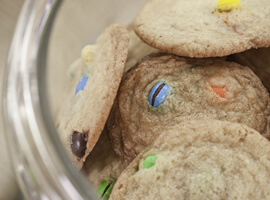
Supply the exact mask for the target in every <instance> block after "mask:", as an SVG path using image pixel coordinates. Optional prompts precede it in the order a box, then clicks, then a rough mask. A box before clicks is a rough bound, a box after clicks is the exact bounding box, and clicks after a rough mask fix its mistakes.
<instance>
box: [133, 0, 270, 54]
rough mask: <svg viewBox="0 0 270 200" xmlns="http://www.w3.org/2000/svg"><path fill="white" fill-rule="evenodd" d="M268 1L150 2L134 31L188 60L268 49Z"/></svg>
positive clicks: (140, 15)
mask: <svg viewBox="0 0 270 200" xmlns="http://www.w3.org/2000/svg"><path fill="white" fill-rule="evenodd" d="M269 10H270V3H269V1H268V0H257V1H254V0H203V1H198V0H188V1H187V0H166V1H164V0H149V1H148V2H147V3H146V4H145V6H144V7H143V8H142V9H141V10H140V12H139V13H138V15H137V17H136V20H135V31H136V33H137V34H138V36H139V37H140V38H141V39H142V40H143V41H145V42H146V43H147V44H149V45H150V46H153V47H155V48H158V49H160V50H163V51H166V52H169V53H173V54H177V55H180V56H188V57H217V56H225V55H229V54H233V53H238V52H242V51H245V50H247V49H250V48H258V47H267V46H269V45H270V12H269Z"/></svg>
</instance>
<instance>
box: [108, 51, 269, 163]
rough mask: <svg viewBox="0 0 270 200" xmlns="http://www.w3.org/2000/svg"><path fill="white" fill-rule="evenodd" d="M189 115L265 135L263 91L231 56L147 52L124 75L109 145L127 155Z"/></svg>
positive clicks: (265, 98)
mask: <svg viewBox="0 0 270 200" xmlns="http://www.w3.org/2000/svg"><path fill="white" fill-rule="evenodd" d="M194 119H219V120H225V121H232V122H238V123H242V124H245V125H247V126H249V127H251V128H253V129H255V130H257V131H258V132H260V133H261V134H262V135H264V136H265V137H268V138H270V97H269V93H268V91H267V90H266V88H265V87H264V86H263V85H262V83H261V81H260V80H259V78H258V77H257V76H256V75H255V74H254V73H253V72H252V71H251V70H250V69H249V68H248V67H244V66H241V65H239V64H237V63H235V62H228V61H225V60H224V59H221V58H207V59H206V58H204V59H199V58H196V59H195V58H186V57H179V56H176V55H172V54H167V53H157V54H151V55H149V56H147V57H145V58H143V59H142V60H141V61H140V62H139V63H137V65H136V66H134V67H133V68H132V69H131V70H129V71H128V72H127V73H126V74H125V75H124V77H123V80H122V82H121V84H120V87H119V91H118V94H117V97H116V100H115V103H114V106H113V108H112V111H111V114H110V117H109V119H108V121H107V127H108V133H109V136H110V140H111V143H112V144H113V147H114V149H115V151H116V152H117V153H118V154H119V155H121V156H122V157H124V158H126V159H129V160H132V159H134V158H135V157H136V155H138V153H140V152H141V151H142V150H144V149H145V148H146V147H147V146H148V145H150V144H151V143H152V142H153V141H154V140H155V139H156V138H157V137H158V136H159V134H160V133H161V132H163V131H164V130H167V129H169V128H170V127H172V126H174V125H175V124H178V123H181V122H184V121H187V120H194Z"/></svg>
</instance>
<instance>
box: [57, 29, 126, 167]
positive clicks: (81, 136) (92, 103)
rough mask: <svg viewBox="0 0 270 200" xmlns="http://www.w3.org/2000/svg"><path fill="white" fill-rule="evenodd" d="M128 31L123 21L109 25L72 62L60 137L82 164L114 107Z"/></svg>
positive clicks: (73, 158)
mask: <svg viewBox="0 0 270 200" xmlns="http://www.w3.org/2000/svg"><path fill="white" fill-rule="evenodd" d="M128 43H129V35H128V31H127V29H126V28H125V27H124V26H123V25H120V24H113V25H111V26H110V27H108V28H107V29H106V30H105V31H104V32H103V33H102V34H101V36H100V37H99V38H98V39H97V41H96V43H95V44H94V45H88V46H86V47H84V49H83V50H82V56H81V58H80V59H79V60H77V61H76V62H75V63H74V64H73V69H76V70H75V71H74V72H75V73H74V74H73V75H72V76H71V77H73V80H72V81H71V84H70V85H71V86H70V88H69V91H68V93H67V95H66V97H65V99H64V100H63V104H62V105H61V109H60V112H59V114H58V119H57V128H58V132H59V135H60V138H61V140H62V142H63V144H64V146H65V147H66V149H67V151H68V153H69V155H70V157H71V158H72V162H73V163H74V164H75V165H76V166H77V167H78V168H81V167H82V165H83V163H84V161H85V159H86V157H87V156H88V154H89V153H90V152H91V150H92V149H93V147H94V145H95V144H96V142H97V140H98V138H99V136H100V134H101V131H102V130H103V128H104V125H105V122H106V120H107V117H108V115H109V112H110V110H111V107H112V104H113V101H114V99H115V96H116V93H117V90H118V87H119V84H120V81H121V78H122V75H123V70H124V66H125V61H126V59H127V52H128Z"/></svg>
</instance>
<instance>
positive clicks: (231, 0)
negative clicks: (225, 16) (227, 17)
mask: <svg viewBox="0 0 270 200" xmlns="http://www.w3.org/2000/svg"><path fill="white" fill-rule="evenodd" d="M217 6H218V11H219V12H230V11H231V10H233V9H235V8H239V7H240V6H241V4H240V1H238V0H219V1H218V3H217Z"/></svg>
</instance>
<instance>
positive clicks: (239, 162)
mask: <svg viewBox="0 0 270 200" xmlns="http://www.w3.org/2000/svg"><path fill="white" fill-rule="evenodd" d="M269 155H270V143H269V141H268V140H266V139H265V138H264V137H262V136H261V135H260V134H259V133H258V132H257V131H255V130H253V129H251V128H248V127H247V126H245V125H242V124H238V123H232V122H226V121H218V120H206V121H203V120H202V121H188V122H184V123H182V124H180V125H178V126H175V127H173V128H172V129H170V130H163V132H162V135H160V136H159V137H158V138H157V139H156V140H155V142H154V143H153V144H152V145H151V147H149V148H147V150H145V151H144V152H142V153H141V154H139V155H138V157H136V159H135V160H134V161H132V163H131V164H130V165H129V166H128V167H127V168H126V169H125V170H124V171H123V172H122V174H121V175H120V177H119V178H118V180H117V182H116V184H115V186H114V188H113V190H112V193H111V197H110V200H116V199H117V200H121V199H129V200H133V199H134V200H135V199H148V200H151V199H155V200H157V199H162V200H165V199H168V200H169V199H170V200H171V199H185V200H189V199H193V200H195V199H198V200H201V199H209V200H210V199H215V200H216V199H250V200H251V199H270V182H269V179H270V156H269Z"/></svg>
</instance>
